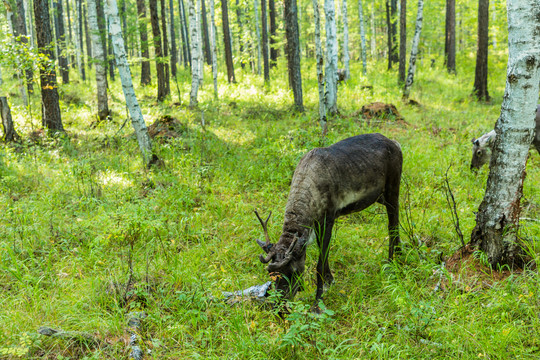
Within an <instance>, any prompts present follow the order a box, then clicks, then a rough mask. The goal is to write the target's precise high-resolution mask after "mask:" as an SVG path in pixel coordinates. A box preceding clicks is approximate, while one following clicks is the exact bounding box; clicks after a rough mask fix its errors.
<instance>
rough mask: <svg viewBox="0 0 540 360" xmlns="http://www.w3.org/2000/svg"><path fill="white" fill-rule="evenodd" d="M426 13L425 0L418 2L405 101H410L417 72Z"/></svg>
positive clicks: (404, 90) (405, 88) (404, 91)
mask: <svg viewBox="0 0 540 360" xmlns="http://www.w3.org/2000/svg"><path fill="white" fill-rule="evenodd" d="M423 12H424V0H418V10H417V13H416V27H415V29H414V37H413V42H412V47H411V56H410V58H409V71H408V72H407V80H406V81H405V87H404V88H403V100H408V99H409V94H410V92H411V86H412V84H413V81H414V72H415V70H416V56H417V54H418V43H419V42H420V33H421V32H422V21H423Z"/></svg>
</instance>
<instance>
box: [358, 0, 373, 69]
mask: <svg viewBox="0 0 540 360" xmlns="http://www.w3.org/2000/svg"><path fill="white" fill-rule="evenodd" d="M358 22H359V23H360V53H361V56H362V74H364V76H365V75H366V72H367V49H366V30H365V23H364V9H363V7H362V0H358ZM372 36H373V35H372Z"/></svg>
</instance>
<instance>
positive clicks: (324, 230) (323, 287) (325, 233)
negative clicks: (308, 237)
mask: <svg viewBox="0 0 540 360" xmlns="http://www.w3.org/2000/svg"><path fill="white" fill-rule="evenodd" d="M316 226H318V227H319V228H318V229H316V230H315V234H316V235H317V245H318V246H319V261H318V262H317V293H316V295H315V305H316V306H317V305H318V303H319V300H320V299H322V296H323V294H324V293H325V292H326V291H327V290H328V288H329V287H330V285H331V284H332V282H334V277H333V276H332V272H331V271H330V265H329V262H328V258H329V250H330V239H331V238H332V228H333V227H334V219H326V221H325V222H323V223H322V224H317V225H316Z"/></svg>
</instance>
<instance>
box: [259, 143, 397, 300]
mask: <svg viewBox="0 0 540 360" xmlns="http://www.w3.org/2000/svg"><path fill="white" fill-rule="evenodd" d="M402 163H403V157H402V154H401V147H400V145H399V143H398V142H396V141H393V140H390V139H388V138H386V137H384V136H383V135H381V134H365V135H358V136H354V137H351V138H348V139H345V140H342V141H340V142H338V143H336V144H334V145H332V146H329V147H326V148H316V149H313V150H311V151H310V152H308V153H307V154H306V155H305V156H304V157H303V158H302V159H301V160H300V163H299V164H298V166H297V167H296V170H295V172H294V175H293V178H292V182H291V190H290V192H289V198H288V201H287V206H286V208H285V219H284V224H283V231H282V233H281V236H280V238H279V241H278V242H277V243H276V244H272V243H271V242H270V238H269V236H268V229H267V223H268V219H269V218H270V216H268V218H267V219H266V221H263V220H262V219H261V218H260V216H259V214H257V212H256V211H255V214H256V215H257V218H258V219H259V221H260V222H261V225H262V227H263V230H264V235H265V238H266V242H262V241H260V240H257V243H258V244H259V246H261V248H262V249H263V250H264V251H265V252H266V255H265V256H263V255H261V256H260V260H261V262H263V263H265V264H266V263H269V262H270V264H268V267H267V270H268V272H269V273H277V274H276V275H278V276H277V280H276V282H275V288H276V289H277V290H278V291H279V292H280V293H281V294H282V295H283V296H284V297H285V298H289V299H292V298H293V297H294V295H295V294H296V292H298V291H301V290H302V289H301V282H300V277H301V275H302V274H303V272H304V269H305V260H306V246H307V244H308V243H309V242H311V240H313V239H314V238H316V240H317V244H318V246H319V261H318V263H317V292H316V296H315V310H317V309H318V307H317V305H318V302H319V300H320V299H321V298H322V295H323V292H324V291H326V289H327V288H328V286H329V285H330V284H331V283H332V282H333V280H334V278H333V276H332V273H331V271H330V267H329V265H328V255H329V254H328V250H329V247H330V238H331V237H332V227H333V226H334V222H335V220H336V219H337V218H338V217H340V216H342V215H347V214H350V213H353V212H357V211H361V210H363V209H365V208H367V207H369V206H370V205H371V204H373V203H375V202H379V203H381V204H383V205H385V206H386V211H387V214H388V230H389V233H390V248H389V252H388V259H390V260H391V259H392V258H393V255H394V251H395V252H399V251H400V245H399V244H400V239H399V185H400V180H401V168H402Z"/></svg>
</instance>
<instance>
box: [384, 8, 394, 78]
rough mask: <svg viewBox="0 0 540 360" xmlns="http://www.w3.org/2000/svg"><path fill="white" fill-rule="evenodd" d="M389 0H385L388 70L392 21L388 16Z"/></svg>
mask: <svg viewBox="0 0 540 360" xmlns="http://www.w3.org/2000/svg"><path fill="white" fill-rule="evenodd" d="M389 1H390V0H386V1H385V6H386V35H387V43H388V51H387V52H388V54H387V57H388V70H391V69H392V30H391V28H392V21H391V18H390V3H389Z"/></svg>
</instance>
